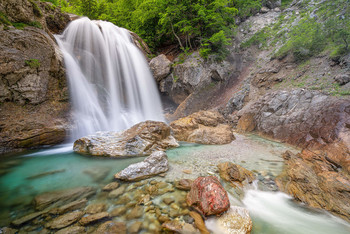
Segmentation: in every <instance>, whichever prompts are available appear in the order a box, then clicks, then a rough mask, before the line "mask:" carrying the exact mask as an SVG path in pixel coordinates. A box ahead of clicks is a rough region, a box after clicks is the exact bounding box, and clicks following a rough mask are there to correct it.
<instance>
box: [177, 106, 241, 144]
mask: <svg viewBox="0 0 350 234" xmlns="http://www.w3.org/2000/svg"><path fill="white" fill-rule="evenodd" d="M170 126H171V129H172V130H173V132H174V136H175V138H176V139H177V140H178V141H187V142H195V143H199V144H228V143H230V142H231V141H233V140H234V139H235V138H234V135H233V133H232V130H231V127H230V126H229V125H227V124H225V120H224V117H223V116H222V115H221V114H220V113H219V112H214V111H200V112H196V113H194V114H192V115H190V116H187V117H185V118H181V119H179V120H176V121H174V122H172V123H171V124H170Z"/></svg>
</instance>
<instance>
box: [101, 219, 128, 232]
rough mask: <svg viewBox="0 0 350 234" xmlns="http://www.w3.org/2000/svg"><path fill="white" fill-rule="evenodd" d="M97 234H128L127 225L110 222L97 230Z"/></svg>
mask: <svg viewBox="0 0 350 234" xmlns="http://www.w3.org/2000/svg"><path fill="white" fill-rule="evenodd" d="M96 233H104V234H114V233H118V234H119V233H120V234H126V224H125V223H123V222H113V221H108V222H105V223H103V224H101V225H100V226H99V227H98V228H97V230H96Z"/></svg>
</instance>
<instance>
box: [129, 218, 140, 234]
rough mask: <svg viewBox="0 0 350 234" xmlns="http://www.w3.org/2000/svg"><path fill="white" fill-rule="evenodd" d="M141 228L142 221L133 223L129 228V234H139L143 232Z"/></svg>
mask: <svg viewBox="0 0 350 234" xmlns="http://www.w3.org/2000/svg"><path fill="white" fill-rule="evenodd" d="M141 226H142V222H140V221H136V222H134V223H132V224H131V225H130V226H129V228H128V233H130V234H136V233H139V231H140V230H141Z"/></svg>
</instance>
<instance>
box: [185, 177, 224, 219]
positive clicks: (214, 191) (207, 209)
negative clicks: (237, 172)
mask: <svg viewBox="0 0 350 234" xmlns="http://www.w3.org/2000/svg"><path fill="white" fill-rule="evenodd" d="M187 204H188V205H189V206H192V207H193V208H194V209H196V210H197V211H198V212H200V213H201V214H203V215H205V216H209V215H219V214H222V213H223V212H225V211H227V210H228V209H229V208H230V201H229V199H228V195H227V192H226V191H225V189H224V188H223V187H222V185H221V183H220V182H219V180H218V179H217V178H216V177H214V176H207V177H198V178H197V179H196V180H195V181H193V184H192V186H191V190H190V192H189V193H188V194H187Z"/></svg>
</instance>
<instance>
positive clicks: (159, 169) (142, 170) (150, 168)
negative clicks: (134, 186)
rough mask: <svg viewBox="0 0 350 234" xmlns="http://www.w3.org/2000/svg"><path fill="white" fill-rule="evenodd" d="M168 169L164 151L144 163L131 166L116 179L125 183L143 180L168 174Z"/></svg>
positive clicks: (158, 152)
mask: <svg viewBox="0 0 350 234" xmlns="http://www.w3.org/2000/svg"><path fill="white" fill-rule="evenodd" d="M168 169H169V168H168V157H167V155H166V154H165V153H164V152H162V151H157V152H154V153H152V154H151V155H150V156H148V157H147V158H145V160H143V161H142V162H139V163H135V164H131V165H130V166H128V167H127V168H125V169H124V170H122V171H120V172H119V173H117V174H116V175H115V176H114V177H115V178H116V179H120V180H125V181H135V180H142V179H145V178H149V177H152V176H155V175H158V174H161V173H163V172H166V171H167V170H168Z"/></svg>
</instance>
